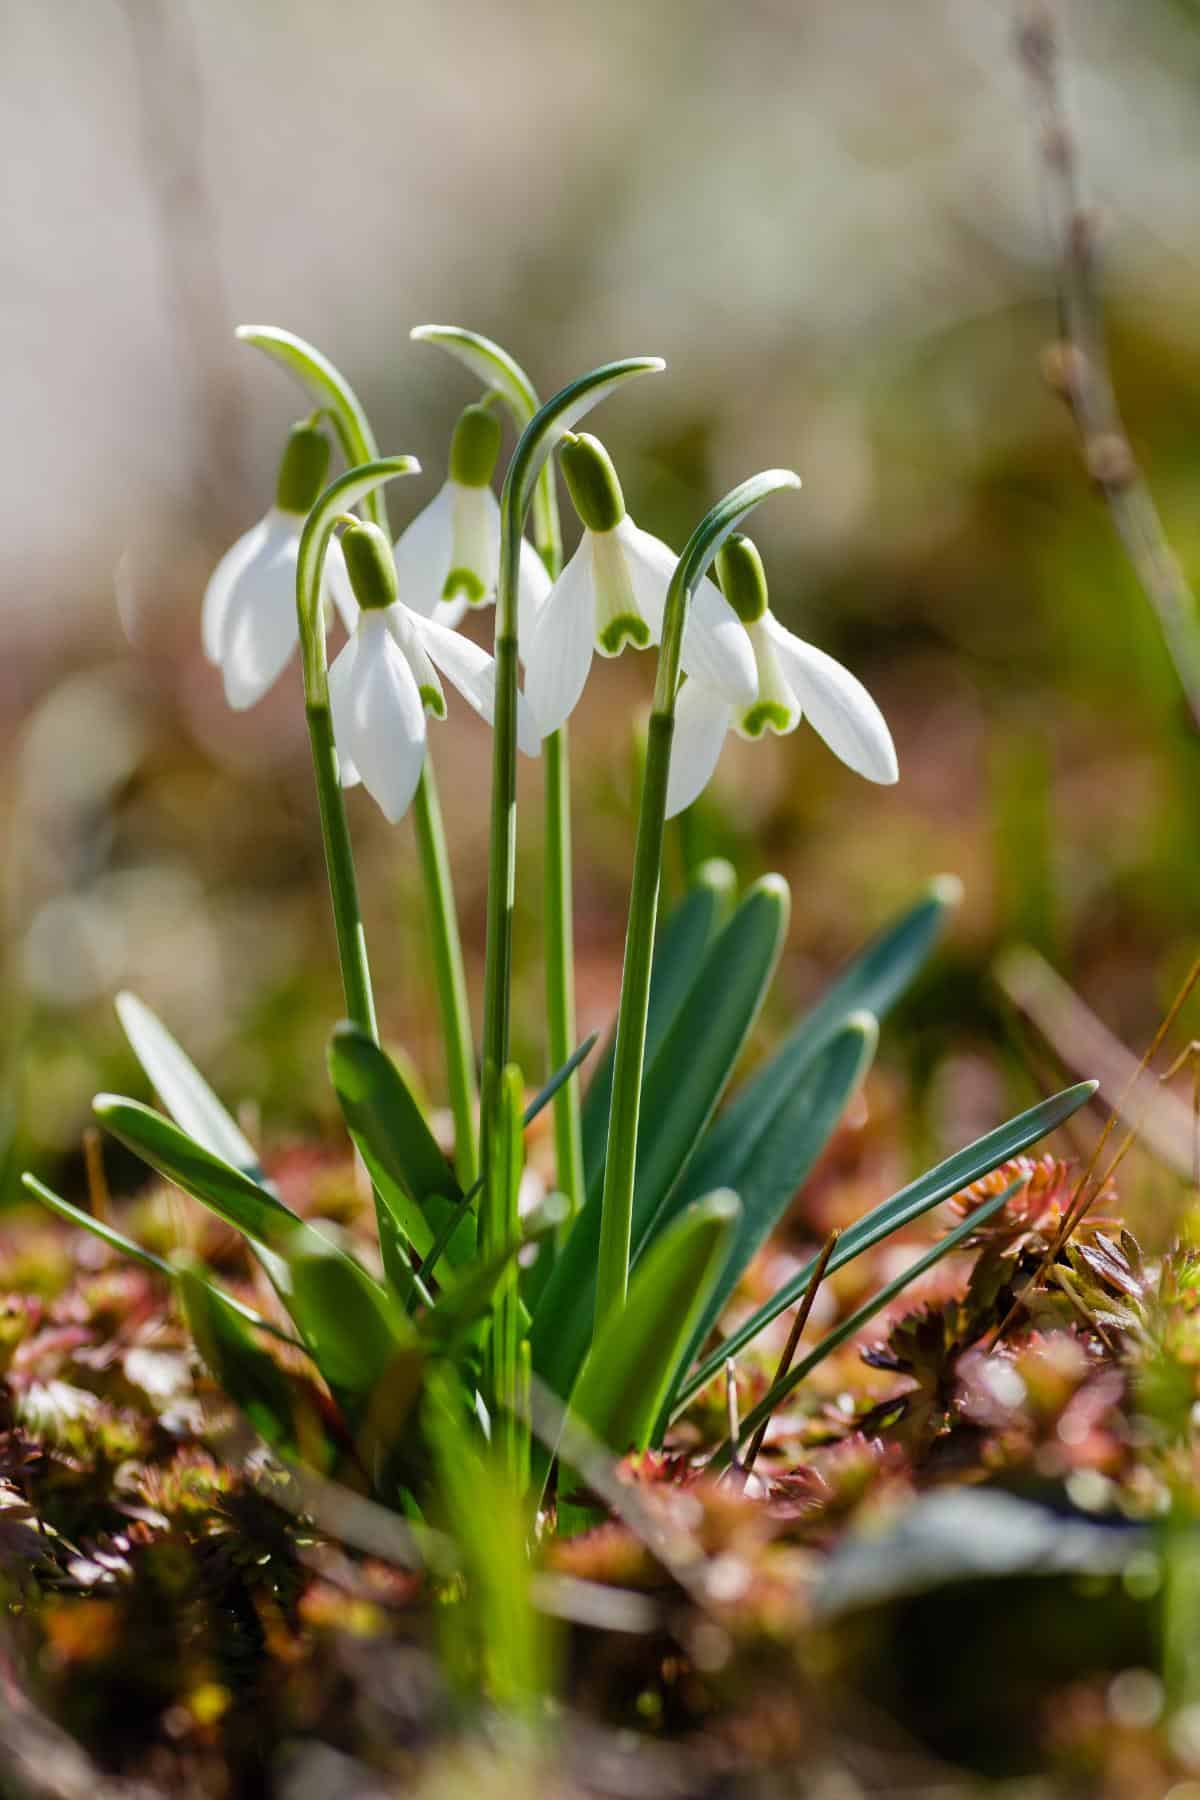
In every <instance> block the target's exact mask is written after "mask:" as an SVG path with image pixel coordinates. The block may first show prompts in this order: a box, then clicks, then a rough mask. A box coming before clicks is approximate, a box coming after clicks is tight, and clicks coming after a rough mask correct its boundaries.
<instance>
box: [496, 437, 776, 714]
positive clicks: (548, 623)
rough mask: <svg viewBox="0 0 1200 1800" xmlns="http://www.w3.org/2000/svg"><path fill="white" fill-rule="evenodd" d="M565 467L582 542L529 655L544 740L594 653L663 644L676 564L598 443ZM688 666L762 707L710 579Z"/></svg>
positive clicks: (530, 684) (574, 450)
mask: <svg viewBox="0 0 1200 1800" xmlns="http://www.w3.org/2000/svg"><path fill="white" fill-rule="evenodd" d="M560 459H561V463H562V471H563V475H564V476H565V478H566V483H567V487H568V489H569V491H570V494H571V499H572V501H573V502H574V505H575V510H576V512H577V513H578V514H579V517H580V520H581V522H582V524H583V538H582V540H581V541H580V545H579V548H578V550H576V552H575V554H574V556H573V557H572V558H571V560H570V562H569V563H568V564H567V566H566V568H565V569H564V570H563V572H562V574H561V575H560V576H559V578H558V580H557V581H556V582H555V584H554V586H553V588H552V589H551V590H550V594H549V596H548V597H547V599H546V601H545V603H544V604H543V605H542V607H541V609H540V611H539V612H538V615H537V618H536V620H535V621H534V623H533V626H532V630H531V631H530V632H529V633H528V634H527V641H526V642H525V643H523V645H522V654H523V657H524V661H525V670H526V674H525V693H526V696H527V698H528V700H529V704H530V706H531V707H532V708H533V712H534V716H535V717H536V719H537V722H538V725H539V726H540V728H541V731H542V735H543V736H544V737H546V736H549V734H550V733H551V732H552V731H557V730H558V728H559V726H560V725H562V724H563V723H564V722H565V721H566V719H567V718H568V717H569V715H570V714H571V712H572V711H573V710H574V708H575V706H576V704H577V702H578V700H579V697H580V695H581V694H582V692H583V689H584V686H585V684H586V682H587V677H588V670H589V669H590V668H591V664H592V655H593V652H594V651H597V650H598V651H599V652H600V654H601V656H617V655H619V653H620V652H621V651H622V650H623V649H624V647H625V645H626V644H632V645H633V646H634V647H635V648H636V649H639V650H641V649H645V647H646V646H647V645H648V644H657V643H658V642H659V640H660V639H661V637H662V626H663V611H664V608H665V606H666V599H667V588H668V587H669V585H670V581H671V577H672V575H673V574H674V572H675V566H676V563H677V562H678V558H677V557H676V555H675V552H674V551H673V550H672V549H671V548H670V546H669V545H668V544H664V543H663V542H662V540H661V538H656V537H653V536H651V534H650V532H648V531H642V530H641V529H640V528H639V527H638V526H637V525H635V524H634V522H633V520H632V519H631V518H630V517H629V514H628V513H627V512H626V511H625V500H624V496H623V495H622V493H621V484H620V482H619V481H618V480H617V473H616V470H615V469H614V468H613V465H612V462H611V460H610V459H609V456H608V453H607V451H606V450H605V449H604V446H603V445H602V444H600V443H599V442H598V441H597V439H596V438H594V437H591V436H589V435H588V434H587V433H581V434H580V435H579V436H578V437H575V436H572V435H571V434H569V433H568V434H567V436H565V437H564V439H563V441H562V445H561V449H560ZM681 662H682V666H683V668H684V669H685V671H686V672H687V673H688V674H689V675H694V676H697V677H698V678H700V679H701V680H703V681H705V682H707V683H708V685H709V686H710V687H711V688H712V689H713V690H714V691H715V692H716V693H719V694H721V695H723V696H724V697H725V699H726V700H727V701H728V703H729V705H730V706H731V707H737V706H741V707H745V706H748V705H749V704H750V702H751V701H752V700H753V699H754V696H755V694H756V692H757V689H758V682H757V676H756V673H755V666H754V653H753V651H752V650H751V648H750V640H749V638H748V637H747V635H746V631H745V628H744V626H743V625H742V624H741V623H740V621H739V619H738V617H737V614H736V613H735V612H734V610H733V608H732V607H731V606H730V604H729V602H728V601H727V600H726V599H725V597H724V596H723V595H722V594H721V592H720V591H719V589H718V588H717V587H716V585H715V584H714V583H713V582H711V581H709V580H707V579H705V580H704V581H702V582H701V583H700V585H699V587H698V588H697V589H696V592H695V593H694V595H693V596H692V599H691V602H690V604H689V606H688V614H687V621H686V624H685V626H684V633H683V646H682V652H681Z"/></svg>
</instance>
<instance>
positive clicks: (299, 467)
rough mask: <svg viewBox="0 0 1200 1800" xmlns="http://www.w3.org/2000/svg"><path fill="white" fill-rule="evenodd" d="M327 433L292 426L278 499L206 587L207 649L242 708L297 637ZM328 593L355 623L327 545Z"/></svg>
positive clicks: (233, 702)
mask: <svg viewBox="0 0 1200 1800" xmlns="http://www.w3.org/2000/svg"><path fill="white" fill-rule="evenodd" d="M328 470H329V439H328V438H327V437H326V435H325V433H324V432H323V431H322V430H321V429H320V428H319V426H317V425H316V424H315V423H314V422H313V420H311V419H310V420H306V421H304V422H303V423H301V424H299V425H294V426H293V427H292V431H291V435H290V436H289V438H288V442H287V447H286V448H285V450H284V453H283V457H282V460H281V462H280V464H279V477H278V480H277V481H276V484H275V504H274V505H273V506H272V507H271V509H270V511H269V512H268V513H267V514H266V516H265V517H264V518H262V519H260V520H259V522H258V524H257V525H254V526H252V527H251V529H250V530H249V531H247V532H246V533H245V534H244V535H243V536H242V537H240V538H239V539H238V541H237V543H236V544H234V545H233V547H232V549H230V550H227V551H226V552H225V555H224V556H223V557H222V558H221V560H220V562H219V563H218V564H217V566H216V568H215V569H214V571H213V573H212V577H211V579H210V580H209V583H208V587H207V588H206V589H205V593H204V607H203V612H202V615H201V630H202V636H203V642H204V653H205V655H206V656H207V657H208V660H209V661H210V662H211V663H215V664H216V665H217V667H218V668H219V669H220V670H221V673H222V676H223V677H224V682H225V698H226V699H227V700H228V702H229V704H230V706H232V707H233V708H234V710H235V711H237V712H241V711H243V710H244V709H245V708H246V707H249V706H253V705H254V704H255V702H256V701H258V700H261V699H262V697H263V695H264V694H265V693H266V692H267V690H268V689H269V688H271V687H273V686H274V684H275V682H276V681H277V680H278V678H279V676H280V675H281V674H282V673H283V670H284V669H285V668H286V667H287V665H288V663H289V662H290V661H291V659H292V657H293V655H294V654H295V651H296V646H297V644H298V643H299V638H300V628H299V623H298V621H297V617H296V561H297V556H298V552H299V549H300V534H301V532H302V531H303V530H304V521H305V518H306V517H307V515H308V512H309V509H310V507H311V506H312V505H313V502H314V501H315V500H316V498H317V496H318V495H319V494H320V492H321V489H322V488H323V487H324V485H325V477H326V474H327V473H328ZM324 593H325V596H326V598H328V597H329V596H331V595H332V596H333V597H334V598H336V600H337V602H338V605H339V608H340V610H341V611H342V613H343V616H344V617H345V619H346V624H347V628H349V627H350V626H351V625H352V624H353V613H352V610H351V609H352V606H353V602H352V601H349V599H348V588H347V585H346V582H345V574H344V570H343V569H342V553H341V550H340V549H339V547H338V546H337V544H336V543H335V544H331V545H330V553H329V556H328V558H327V559H326V566H325V588H324Z"/></svg>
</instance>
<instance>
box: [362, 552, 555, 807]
mask: <svg viewBox="0 0 1200 1800" xmlns="http://www.w3.org/2000/svg"><path fill="white" fill-rule="evenodd" d="M341 548H342V554H343V556H344V559H345V569H346V575H347V579H348V582H349V585H350V587H351V589H352V591H353V594H354V598H355V601H356V603H357V607H358V619H357V623H356V624H355V626H354V629H353V631H352V632H351V635H350V641H349V643H348V644H347V645H346V647H345V649H344V650H343V651H342V652H341V654H340V656H338V657H337V659H336V661H335V662H334V664H333V667H332V668H331V669H330V671H329V706H330V711H331V714H332V717H333V734H334V741H335V742H336V744H337V749H338V762H339V766H340V769H341V779H342V785H343V787H351V786H353V784H354V783H355V782H358V781H361V782H362V783H363V784H364V786H365V787H366V789H367V792H368V793H369V794H371V795H372V796H373V798H374V799H375V800H376V802H377V803H378V805H379V807H380V810H381V811H382V812H383V814H384V815H385V817H386V818H388V819H390V820H391V821H392V822H393V823H395V821H396V820H398V819H400V818H402V817H403V816H404V814H405V813H406V812H407V810H408V807H409V804H410V802H411V800H412V797H413V795H414V793H415V792H416V788H417V783H418V781H419V780H420V778H421V769H422V767H423V765H424V761H425V730H426V727H425V721H426V717H427V715H432V717H434V718H435V719H444V718H445V716H446V696H445V692H444V690H443V688H442V683H441V679H440V676H439V671H440V672H441V674H442V675H445V676H446V677H447V678H448V679H449V680H450V681H451V682H452V683H453V684H454V686H455V687H456V688H457V689H458V691H459V693H460V694H462V696H463V698H464V699H465V700H466V701H467V703H468V705H470V706H471V707H473V708H474V710H475V711H476V712H477V713H478V714H479V715H480V717H481V718H484V719H486V720H487V722H488V723H489V724H491V722H492V718H493V715H494V712H495V701H496V665H495V663H494V662H493V660H492V658H491V657H490V656H489V655H488V653H487V651H486V650H482V649H480V647H479V645H478V644H473V643H472V642H471V640H470V639H469V638H465V637H462V636H460V635H459V633H458V632H456V631H452V630H450V629H449V628H448V627H447V626H445V625H442V624H439V623H438V621H437V620H436V619H429V618H424V617H422V615H421V614H420V613H419V612H416V611H415V610H414V609H413V608H412V607H410V606H406V605H405V603H404V601H403V600H401V598H400V595H399V585H398V582H397V578H396V565H395V562H394V560H393V557H392V550H391V546H390V545H389V543H388V541H387V538H386V537H385V536H384V534H383V532H382V531H380V529H379V527H378V526H377V525H369V524H364V523H362V522H361V521H360V520H357V519H353V518H350V519H347V520H346V530H345V531H344V532H343V534H342V540H341ZM517 731H518V743H519V744H520V747H521V749H522V750H523V751H524V752H525V754H526V755H527V756H536V755H537V753H538V750H539V747H540V746H539V743H538V736H537V732H536V731H535V730H534V729H533V725H532V721H531V719H530V717H529V715H528V713H527V711H526V710H525V707H524V703H523V701H521V699H520V697H518V710H517Z"/></svg>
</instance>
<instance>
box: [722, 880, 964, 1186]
mask: <svg viewBox="0 0 1200 1800" xmlns="http://www.w3.org/2000/svg"><path fill="white" fill-rule="evenodd" d="M961 892H962V888H961V884H960V883H959V882H958V880H957V879H956V878H955V877H954V876H952V875H939V876H937V877H936V879H935V880H933V881H931V882H930V884H929V887H928V888H927V890H926V892H925V893H924V895H923V896H922V897H921V899H920V900H918V902H917V903H916V905H915V906H914V907H912V908H911V909H910V910H909V911H908V912H906V913H904V914H903V915H902V916H901V917H900V918H899V919H898V920H896V921H895V922H894V923H893V924H891V925H889V926H887V927H886V928H885V929H884V930H883V931H882V932H880V934H879V935H878V937H876V938H875V939H874V940H873V941H872V942H871V943H870V944H868V945H867V947H866V949H865V950H863V951H862V952H861V953H860V954H859V955H858V956H856V957H855V958H854V960H853V961H852V962H851V963H850V964H849V965H848V966H847V967H846V968H845V969H844V970H843V971H842V973H841V974H840V975H839V976H837V978H836V979H835V980H834V982H833V984H832V985H831V986H830V987H829V988H828V989H827V990H826V992H825V993H824V995H823V996H822V997H821V999H820V1000H819V1001H818V1002H817V1004H816V1006H814V1007H813V1008H812V1010H811V1011H810V1012H808V1013H806V1014H805V1016H804V1018H803V1019H801V1021H800V1023H799V1024H798V1025H797V1026H796V1027H795V1028H794V1029H793V1030H792V1031H791V1032H790V1033H789V1034H788V1036H787V1037H786V1038H785V1039H784V1041H783V1043H782V1044H781V1045H780V1046H779V1048H778V1049H777V1050H776V1051H775V1053H774V1054H773V1055H772V1056H771V1057H770V1058H769V1060H768V1061H767V1062H766V1063H764V1065H763V1067H762V1068H761V1069H759V1070H758V1072H757V1073H756V1074H755V1075H754V1076H753V1077H752V1079H751V1080H750V1081H748V1082H747V1083H746V1085H745V1086H744V1087H743V1088H741V1089H740V1091H739V1092H738V1093H737V1094H736V1095H735V1097H734V1099H733V1102H732V1104H731V1105H730V1107H729V1109H728V1111H727V1112H726V1113H725V1114H724V1115H723V1117H722V1118H721V1120H720V1121H719V1123H718V1124H717V1125H716V1126H715V1127H714V1130H716V1131H721V1130H724V1129H727V1130H728V1133H729V1135H730V1136H738V1137H740V1136H755V1135H757V1133H758V1132H759V1131H760V1130H761V1129H762V1126H763V1123H764V1121H765V1120H766V1119H768V1118H770V1116H771V1115H772V1114H773V1113H774V1112H775V1110H776V1109H777V1108H778V1106H779V1105H780V1104H781V1103H782V1101H783V1099H784V1097H785V1096H786V1095H787V1094H788V1093H789V1092H790V1091H791V1089H792V1087H793V1085H794V1083H795V1081H796V1078H797V1076H798V1075H799V1073H800V1072H801V1071H802V1070H803V1069H804V1068H806V1067H807V1065H808V1062H809V1060H810V1058H811V1057H812V1055H813V1053H814V1051H815V1050H817V1049H818V1047H819V1046H820V1045H821V1044H822V1043H823V1042H824V1041H825V1040H826V1039H827V1038H829V1037H831V1036H832V1034H833V1033H834V1032H835V1031H838V1030H840V1029H841V1027H842V1026H843V1025H844V1024H845V1022H846V1020H847V1019H848V1018H849V1017H850V1015H851V1013H855V1012H869V1013H872V1014H873V1015H874V1017H875V1018H876V1019H877V1020H878V1019H882V1018H883V1017H884V1015H885V1014H886V1013H887V1012H888V1011H889V1010H890V1009H891V1007H892V1006H893V1005H894V1003H895V1002H896V1000H897V999H898V998H899V996H900V995H901V994H902V993H903V992H904V990H905V988H907V987H908V985H909V983H910V982H911V981H912V979H913V977H914V975H915V974H916V973H917V970H918V969H919V968H920V967H921V964H922V963H923V962H924V961H925V958H926V957H927V956H928V954H929V952H930V950H931V949H932V947H933V944H934V941H935V939H936V938H937V935H938V933H939V931H940V930H941V928H942V923H943V920H944V918H945V915H946V912H947V911H948V909H949V908H950V907H952V906H956V905H957V904H958V900H959V897H960V895H961ZM735 1185H736V1183H735ZM740 1191H741V1190H740V1189H739V1192H740Z"/></svg>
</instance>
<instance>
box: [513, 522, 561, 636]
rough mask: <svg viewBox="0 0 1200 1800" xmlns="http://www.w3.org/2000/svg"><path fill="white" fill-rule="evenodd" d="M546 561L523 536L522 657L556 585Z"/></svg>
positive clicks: (519, 623)
mask: <svg viewBox="0 0 1200 1800" xmlns="http://www.w3.org/2000/svg"><path fill="white" fill-rule="evenodd" d="M552 585H553V584H552V582H551V580H550V576H549V573H548V571H547V569H546V565H545V563H544V562H543V561H542V559H541V557H540V556H539V555H538V553H537V551H536V550H535V549H534V547H533V545H532V544H531V543H530V541H529V539H528V538H522V539H521V563H520V569H519V571H518V575H517V643H518V645H519V647H520V653H521V661H522V662H524V661H525V652H526V650H527V649H528V648H529V645H530V643H531V642H532V640H533V633H534V630H535V628H536V626H537V622H538V618H539V616H540V614H541V610H542V608H543V606H545V604H546V600H547V597H548V595H549V593H550V589H551V586H552Z"/></svg>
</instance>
